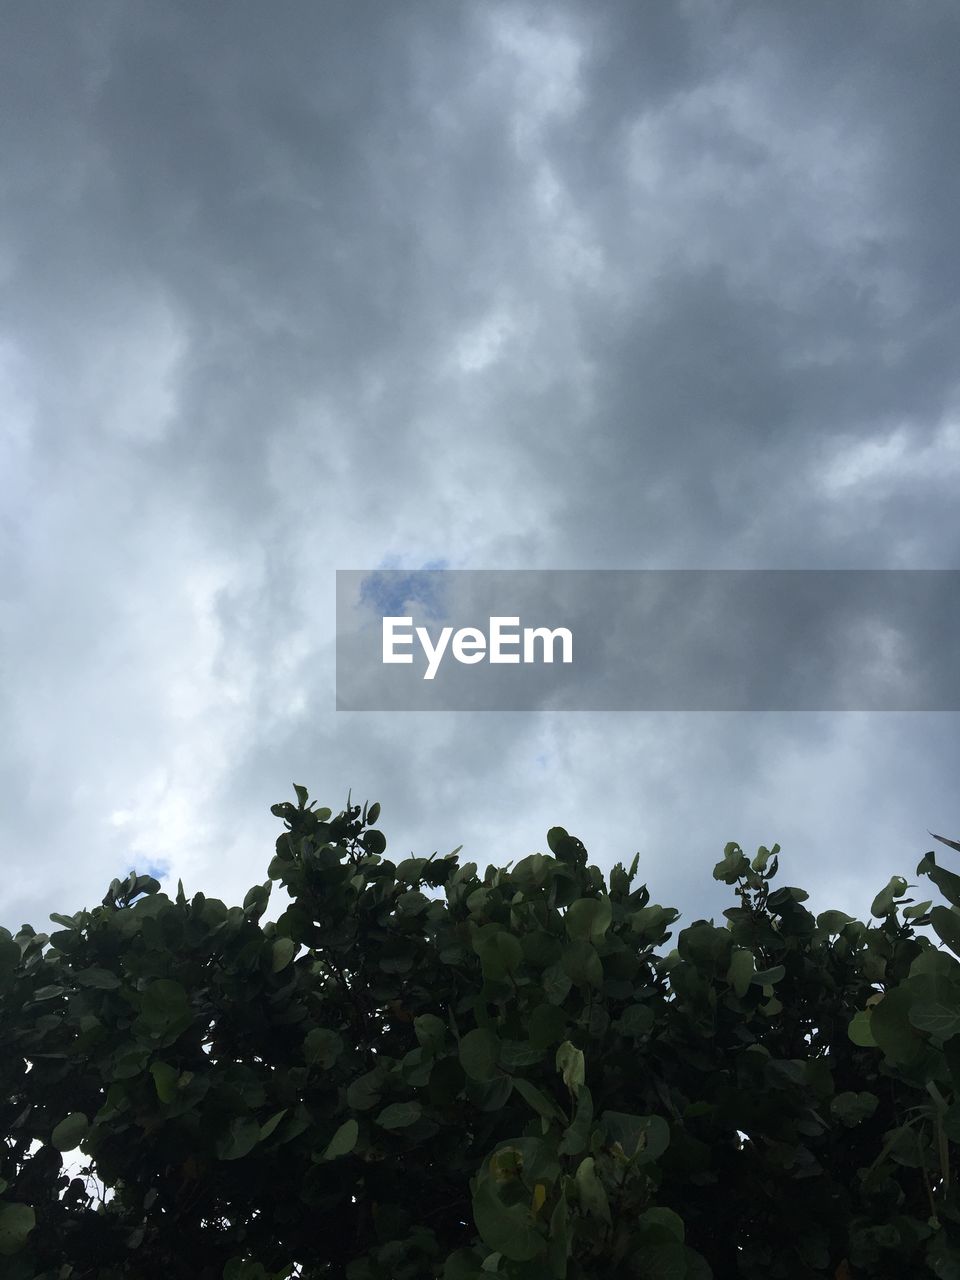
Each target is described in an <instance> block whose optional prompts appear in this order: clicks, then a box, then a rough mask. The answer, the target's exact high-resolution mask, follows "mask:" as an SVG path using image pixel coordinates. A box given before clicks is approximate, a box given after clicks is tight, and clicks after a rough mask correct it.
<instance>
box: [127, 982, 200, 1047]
mask: <svg viewBox="0 0 960 1280" xmlns="http://www.w3.org/2000/svg"><path fill="white" fill-rule="evenodd" d="M192 1020H193V1018H192V1014H191V1010H190V1000H189V997H188V996H187V992H186V989H185V988H184V987H183V986H181V984H180V983H179V982H174V981H173V980H172V979H170V978H158V979H157V980H156V981H155V982H151V983H150V984H149V985H148V986H147V987H146V989H145V990H144V991H143V994H142V996H141V1002H140V1016H139V1018H137V1020H136V1022H137V1024H138V1025H139V1026H141V1027H142V1028H144V1029H145V1030H146V1031H147V1032H148V1033H150V1034H151V1035H152V1036H153V1037H154V1038H159V1037H161V1036H170V1035H174V1034H175V1033H179V1032H180V1031H183V1030H185V1029H186V1028H187V1027H188V1026H189V1025H190V1023H191V1022H192Z"/></svg>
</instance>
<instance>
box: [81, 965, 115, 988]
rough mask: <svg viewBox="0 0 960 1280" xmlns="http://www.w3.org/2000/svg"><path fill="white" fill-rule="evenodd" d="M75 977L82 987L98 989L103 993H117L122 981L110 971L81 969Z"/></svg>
mask: <svg viewBox="0 0 960 1280" xmlns="http://www.w3.org/2000/svg"><path fill="white" fill-rule="evenodd" d="M75 977H76V981H77V983H78V984H79V985H80V986H81V987H98V988H99V989H100V990H101V991H115V990H116V989H117V987H119V986H120V979H119V978H118V977H117V975H116V974H115V973H111V972H110V970H109V969H96V968H94V969H80V970H79V971H78V972H77V973H76V975H75Z"/></svg>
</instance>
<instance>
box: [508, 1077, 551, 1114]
mask: <svg viewBox="0 0 960 1280" xmlns="http://www.w3.org/2000/svg"><path fill="white" fill-rule="evenodd" d="M513 1087H514V1089H516V1091H517V1093H519V1094H520V1097H521V1098H523V1099H524V1100H525V1101H526V1102H528V1103H529V1104H530V1106H531V1107H533V1109H534V1111H536V1113H537V1114H538V1115H541V1116H543V1117H544V1119H546V1120H559V1119H560V1110H559V1108H558V1107H557V1105H556V1103H555V1102H554V1101H553V1100H552V1099H551V1098H548V1097H547V1095H546V1094H545V1093H543V1092H541V1090H540V1089H538V1088H537V1086H536V1085H535V1084H531V1083H530V1081H529V1080H524V1079H523V1078H522V1077H521V1076H514V1078H513Z"/></svg>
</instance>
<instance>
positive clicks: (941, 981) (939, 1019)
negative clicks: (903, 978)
mask: <svg viewBox="0 0 960 1280" xmlns="http://www.w3.org/2000/svg"><path fill="white" fill-rule="evenodd" d="M907 990H908V991H909V992H910V994H911V995H912V996H913V1002H912V1003H911V1004H910V1005H909V1006H908V1008H907V1017H908V1019H909V1020H910V1023H911V1024H912V1025H913V1026H914V1027H916V1028H917V1030H918V1031H926V1032H927V1033H928V1034H929V1035H932V1036H933V1037H934V1038H935V1039H936V1040H937V1041H938V1042H939V1043H940V1044H943V1042H944V1041H945V1040H949V1039H950V1037H951V1036H954V1035H957V1034H958V1033H960V985H958V984H957V983H955V982H951V981H950V980H949V979H948V978H941V977H921V978H912V979H910V981H909V982H908V983H907Z"/></svg>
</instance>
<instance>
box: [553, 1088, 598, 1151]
mask: <svg viewBox="0 0 960 1280" xmlns="http://www.w3.org/2000/svg"><path fill="white" fill-rule="evenodd" d="M592 1125H593V1096H592V1095H591V1093H590V1090H589V1089H588V1088H587V1087H586V1085H581V1087H580V1091H579V1092H578V1094H577V1111H576V1114H575V1116H574V1117H573V1122H572V1123H571V1124H570V1125H568V1126H567V1129H566V1131H565V1132H564V1135H563V1137H562V1138H561V1140H560V1146H559V1147H558V1148H557V1149H558V1151H559V1153H560V1155H562V1156H577V1155H579V1154H580V1152H581V1151H585V1150H586V1148H587V1144H588V1142H589V1141H590V1130H591V1127H592Z"/></svg>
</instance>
